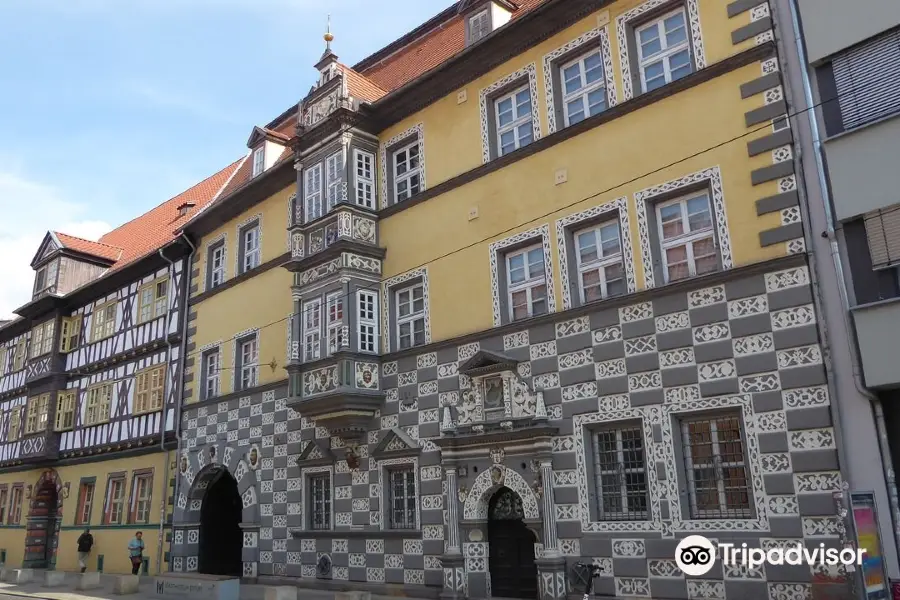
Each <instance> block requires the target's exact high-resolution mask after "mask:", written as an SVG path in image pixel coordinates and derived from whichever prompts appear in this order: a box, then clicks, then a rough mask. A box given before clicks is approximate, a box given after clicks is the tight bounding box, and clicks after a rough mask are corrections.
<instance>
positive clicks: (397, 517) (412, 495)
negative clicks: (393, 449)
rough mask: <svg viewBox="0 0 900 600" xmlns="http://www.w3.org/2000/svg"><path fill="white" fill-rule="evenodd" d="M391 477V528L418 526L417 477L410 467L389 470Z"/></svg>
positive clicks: (413, 527) (412, 527)
mask: <svg viewBox="0 0 900 600" xmlns="http://www.w3.org/2000/svg"><path fill="white" fill-rule="evenodd" d="M388 473H389V479H390V494H391V498H390V507H391V515H390V517H391V521H390V523H391V529H415V528H416V505H417V504H418V498H417V497H416V479H415V472H414V470H413V469H412V468H411V467H410V468H404V469H396V470H391V471H388Z"/></svg>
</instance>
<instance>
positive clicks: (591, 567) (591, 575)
mask: <svg viewBox="0 0 900 600" xmlns="http://www.w3.org/2000/svg"><path fill="white" fill-rule="evenodd" d="M575 566H576V567H578V568H580V569H587V570H588V580H587V585H586V587H585V590H584V596H583V599H584V600H590V599H591V593H592V592H593V591H594V579H596V578H597V577H599V576H600V574H601V573H602V572H603V567H601V566H599V565H595V564H587V563H582V562H580V563H575Z"/></svg>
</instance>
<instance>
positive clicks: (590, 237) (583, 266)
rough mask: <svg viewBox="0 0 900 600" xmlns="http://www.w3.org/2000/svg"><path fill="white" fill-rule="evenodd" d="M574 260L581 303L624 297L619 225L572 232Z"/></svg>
mask: <svg viewBox="0 0 900 600" xmlns="http://www.w3.org/2000/svg"><path fill="white" fill-rule="evenodd" d="M574 237H575V257H576V264H577V266H578V278H579V286H578V287H579V292H580V295H581V301H582V302H593V301H594V300H600V299H602V298H607V297H610V296H618V295H620V294H624V293H625V291H626V286H625V273H624V265H623V262H622V239H621V236H620V232H619V222H618V221H617V220H616V221H611V222H607V223H602V224H600V225H597V226H594V227H591V228H589V229H583V230H581V231H577V232H575V236H574Z"/></svg>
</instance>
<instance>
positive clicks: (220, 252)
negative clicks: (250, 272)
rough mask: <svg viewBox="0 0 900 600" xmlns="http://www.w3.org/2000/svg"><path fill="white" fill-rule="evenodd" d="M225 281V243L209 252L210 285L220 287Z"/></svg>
mask: <svg viewBox="0 0 900 600" xmlns="http://www.w3.org/2000/svg"><path fill="white" fill-rule="evenodd" d="M223 283H225V244H220V245H218V246H216V247H214V248H213V249H212V252H210V253H209V287H210V289H212V288H216V287H219V286H220V285H222V284H223Z"/></svg>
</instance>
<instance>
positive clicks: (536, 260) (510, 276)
mask: <svg viewBox="0 0 900 600" xmlns="http://www.w3.org/2000/svg"><path fill="white" fill-rule="evenodd" d="M546 277H547V275H546V273H545V271H544V248H543V246H540V245H538V246H532V247H529V248H525V249H524V250H519V251H517V252H512V253H510V254H507V255H506V290H507V299H508V300H509V316H510V318H511V319H512V320H513V321H516V320H519V319H527V318H529V317H534V316H537V315H543V314H545V313H546V312H547V279H546Z"/></svg>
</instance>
